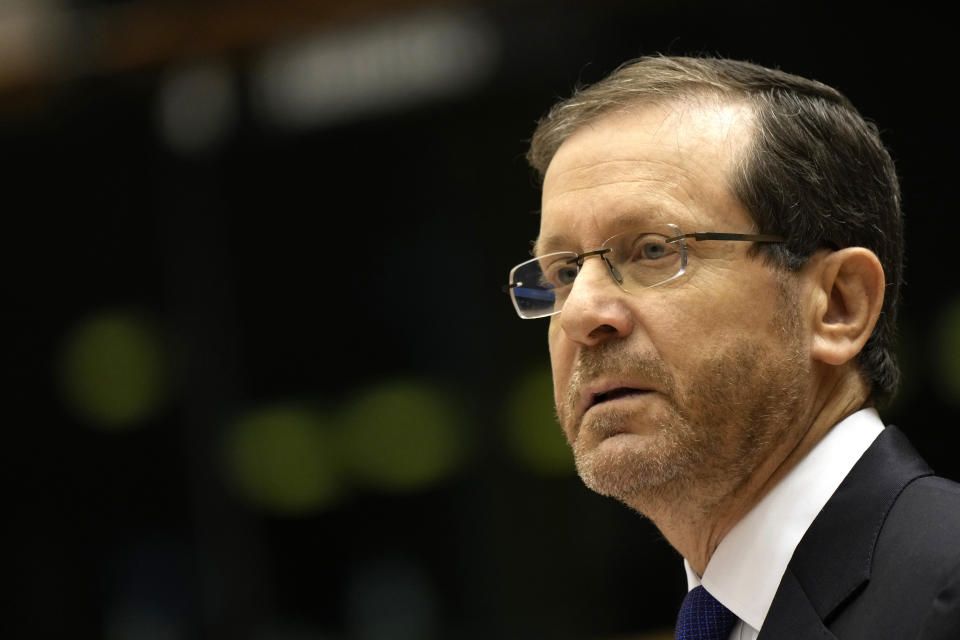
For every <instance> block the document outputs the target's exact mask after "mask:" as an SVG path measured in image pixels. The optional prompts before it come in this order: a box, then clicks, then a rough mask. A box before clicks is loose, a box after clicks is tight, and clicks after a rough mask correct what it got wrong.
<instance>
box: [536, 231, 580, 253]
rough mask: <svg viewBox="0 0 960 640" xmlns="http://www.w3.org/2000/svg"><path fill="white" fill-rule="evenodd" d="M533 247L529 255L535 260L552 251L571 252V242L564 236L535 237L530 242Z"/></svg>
mask: <svg viewBox="0 0 960 640" xmlns="http://www.w3.org/2000/svg"><path fill="white" fill-rule="evenodd" d="M531 244H532V245H533V246H532V247H531V248H530V255H531V256H533V257H534V258H536V257H537V256H542V255H544V254H547V253H553V252H554V251H572V249H571V247H572V246H573V241H572V240H570V238H569V237H568V236H566V235H562V234H561V235H558V236H547V237H546V238H541V237H537V239H536V240H532V241H531Z"/></svg>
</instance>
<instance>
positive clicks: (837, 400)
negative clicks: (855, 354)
mask: <svg viewBox="0 0 960 640" xmlns="http://www.w3.org/2000/svg"><path fill="white" fill-rule="evenodd" d="M850 373H851V375H846V376H837V377H836V379H834V380H827V381H825V384H823V385H821V388H820V393H816V394H814V396H815V398H816V399H817V401H816V402H812V403H810V404H808V405H807V406H809V407H811V408H810V410H809V411H808V412H807V413H806V414H805V415H803V416H798V417H797V420H795V421H794V422H793V423H792V424H791V425H790V428H789V429H788V430H786V431H785V433H786V436H787V437H785V438H783V439H781V441H779V442H777V443H772V446H771V447H770V449H769V450H768V451H767V453H766V455H765V456H764V457H763V459H762V460H760V461H759V463H758V464H757V465H756V467H755V468H754V469H753V471H752V472H751V473H750V475H749V476H748V477H747V478H746V479H745V480H744V481H743V482H740V483H739V485H737V486H734V487H730V488H729V489H730V490H729V491H728V492H727V493H725V494H724V495H723V496H722V497H720V498H718V499H717V498H713V497H711V493H715V492H712V491H710V490H709V489H712V487H711V488H702V490H698V488H697V487H695V486H690V485H689V484H688V485H686V486H684V487H682V488H681V487H676V488H674V489H673V490H668V491H665V492H663V493H662V494H661V495H659V496H656V497H652V498H651V497H649V496H646V497H644V498H642V499H638V500H631V501H630V502H629V505H630V506H631V507H633V508H634V509H636V510H637V511H639V512H641V513H643V514H644V515H645V516H647V517H648V518H650V520H652V521H653V523H654V524H656V525H657V527H658V528H659V529H660V532H661V533H662V534H663V536H664V537H665V538H666V539H667V541H668V542H670V544H671V545H672V546H673V547H674V548H675V549H677V551H679V552H680V553H681V555H683V557H684V558H686V560H687V562H689V563H690V566H691V568H692V569H693V570H694V571H695V572H696V573H697V575H699V576H702V575H703V572H704V570H706V567H707V564H708V563H709V562H710V558H711V557H712V556H713V552H714V551H715V550H716V548H717V546H718V545H719V544H720V541H721V540H723V538H724V536H726V534H727V533H728V532H729V531H730V529H732V528H733V527H734V525H736V524H737V523H738V522H739V521H740V520H741V519H742V518H743V517H744V516H745V515H747V513H749V512H750V510H751V509H753V507H754V506H755V505H756V504H757V503H758V502H759V501H760V500H761V499H762V498H763V497H764V496H765V495H766V494H767V493H768V492H769V491H770V489H772V488H773V487H774V486H776V485H777V483H779V482H780V480H782V479H783V478H784V476H786V475H787V474H788V473H789V472H790V471H791V470H792V469H793V468H794V467H795V466H796V465H797V463H799V462H800V460H802V459H803V458H804V457H805V456H806V455H807V454H808V453H809V452H810V451H811V450H812V449H813V448H814V447H815V446H816V445H817V443H819V442H820V441H821V440H822V439H823V437H824V436H825V435H826V434H827V433H828V432H829V431H830V429H832V428H833V426H834V425H836V424H837V423H838V422H840V421H841V420H843V419H844V418H846V417H847V416H849V415H850V414H852V413H854V412H856V411H858V410H859V409H861V408H863V407H864V406H865V404H866V400H867V397H868V395H869V392H868V389H867V386H866V384H865V383H864V382H863V380H862V378H861V377H860V375H859V374H858V373H853V372H850Z"/></svg>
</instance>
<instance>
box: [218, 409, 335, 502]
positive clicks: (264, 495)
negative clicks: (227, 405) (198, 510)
mask: <svg viewBox="0 0 960 640" xmlns="http://www.w3.org/2000/svg"><path fill="white" fill-rule="evenodd" d="M223 453H224V462H225V471H226V479H227V482H228V484H229V485H230V486H231V487H232V488H233V489H234V491H235V493H236V494H237V496H238V497H240V498H241V499H242V500H243V501H244V502H246V503H248V504H249V505H251V506H253V507H255V508H258V509H262V510H265V511H270V512H273V513H276V514H280V515H300V514H305V513H310V512H313V511H317V510H319V509H322V508H325V507H328V506H330V505H331V504H333V503H334V502H335V501H336V499H337V498H338V497H339V495H340V490H341V483H340V478H339V469H338V467H337V465H336V460H337V455H336V452H335V451H334V450H333V442H332V438H331V437H330V434H329V433H328V432H327V430H326V429H325V425H324V424H323V422H322V420H321V418H320V416H319V414H318V413H317V412H315V411H312V410H310V409H307V408H302V407H298V406H296V405H276V406H272V407H265V408H260V409H258V410H256V411H252V412H250V413H248V414H246V415H244V416H243V417H241V418H240V419H239V420H238V421H237V422H236V423H235V424H234V425H232V427H231V428H229V429H228V430H227V432H226V437H225V442H224V448H223Z"/></svg>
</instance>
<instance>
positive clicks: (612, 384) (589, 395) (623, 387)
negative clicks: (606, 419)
mask: <svg viewBox="0 0 960 640" xmlns="http://www.w3.org/2000/svg"><path fill="white" fill-rule="evenodd" d="M651 391H652V389H650V388H649V387H646V386H642V385H638V384H636V382H635V381H627V380H605V381H598V382H595V383H593V384H590V385H587V386H586V387H585V388H583V389H582V390H581V392H580V394H579V395H580V400H579V407H578V408H579V410H578V411H577V415H578V416H580V417H582V416H583V414H585V413H586V412H587V411H589V410H590V409H592V408H593V407H596V406H599V405H602V404H604V403H607V402H611V401H613V400H617V399H620V398H629V397H633V396H640V395H643V394H647V393H650V392H651Z"/></svg>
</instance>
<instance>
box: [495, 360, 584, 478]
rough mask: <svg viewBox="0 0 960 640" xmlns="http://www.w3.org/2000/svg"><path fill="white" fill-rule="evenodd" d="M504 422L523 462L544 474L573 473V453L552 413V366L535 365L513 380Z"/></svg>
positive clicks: (513, 448) (510, 442) (514, 447)
mask: <svg viewBox="0 0 960 640" xmlns="http://www.w3.org/2000/svg"><path fill="white" fill-rule="evenodd" d="M504 425H505V427H506V439H507V444H508V446H509V447H510V451H511V452H512V453H513V454H514V457H516V458H517V460H519V461H520V462H521V463H522V464H523V465H524V466H526V467H528V468H529V469H531V470H532V471H534V472H536V473H539V474H543V475H568V474H571V473H573V471H574V466H573V455H572V454H571V453H570V447H568V446H567V442H566V439H565V438H564V436H563V432H562V431H561V429H560V425H559V424H557V421H556V418H555V417H554V414H553V381H552V379H551V375H550V368H549V367H547V366H542V367H539V366H538V367H533V368H531V369H530V370H528V371H526V372H525V373H524V374H522V375H521V376H520V377H519V378H518V379H517V381H516V382H515V383H514V384H513V386H512V387H511V389H510V392H509V393H508V395H507V399H506V406H505V420H504Z"/></svg>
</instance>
